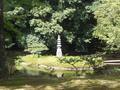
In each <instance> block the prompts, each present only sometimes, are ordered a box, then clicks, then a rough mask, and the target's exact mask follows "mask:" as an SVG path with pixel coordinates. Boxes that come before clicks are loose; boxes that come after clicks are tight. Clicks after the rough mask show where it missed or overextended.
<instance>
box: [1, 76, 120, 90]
mask: <svg viewBox="0 0 120 90" xmlns="http://www.w3.org/2000/svg"><path fill="white" fill-rule="evenodd" d="M1 88H2V89H1ZM0 89H1V90H14V89H24V90H119V89H120V79H119V78H116V79H115V78H113V79H112V78H111V79H110V77H108V78H102V77H95V78H76V79H75V78H74V79H73V78H56V77H53V76H48V75H46V74H44V75H43V76H42V75H41V76H23V75H21V76H20V75H15V76H11V77H9V78H8V79H6V80H5V79H3V80H2V79H1V80H0Z"/></svg>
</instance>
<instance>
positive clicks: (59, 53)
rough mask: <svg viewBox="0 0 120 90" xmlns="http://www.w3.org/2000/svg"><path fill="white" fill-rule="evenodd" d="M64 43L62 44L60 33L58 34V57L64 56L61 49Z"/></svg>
mask: <svg viewBox="0 0 120 90" xmlns="http://www.w3.org/2000/svg"><path fill="white" fill-rule="evenodd" d="M61 47H62V45H61V38H60V35H58V39H57V51H56V56H57V57H62V49H61Z"/></svg>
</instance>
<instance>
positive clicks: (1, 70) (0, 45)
mask: <svg viewBox="0 0 120 90" xmlns="http://www.w3.org/2000/svg"><path fill="white" fill-rule="evenodd" d="M3 28H4V21H3V0H0V77H1V76H5V75H6V72H7V68H6V55H5V45H4V30H3Z"/></svg>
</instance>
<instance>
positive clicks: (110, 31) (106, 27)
mask: <svg viewBox="0 0 120 90" xmlns="http://www.w3.org/2000/svg"><path fill="white" fill-rule="evenodd" d="M92 8H93V11H94V15H95V18H96V19H97V25H96V26H95V28H94V30H95V31H94V33H93V35H94V36H95V37H98V38H99V39H101V40H104V41H105V42H106V43H107V49H108V50H111V51H112V50H113V51H116V50H120V29H119V28H120V1H119V0H98V1H97V2H95V3H93V7H92Z"/></svg>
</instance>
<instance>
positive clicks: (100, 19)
mask: <svg viewBox="0 0 120 90" xmlns="http://www.w3.org/2000/svg"><path fill="white" fill-rule="evenodd" d="M4 23H5V24H4V31H5V48H6V49H7V50H25V51H29V52H36V51H48V52H49V53H50V54H55V51H56V39H57V35H58V34H60V35H61V38H62V49H63V53H64V54H67V53H68V54H70V53H96V52H113V51H119V50H120V0H4Z"/></svg>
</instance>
